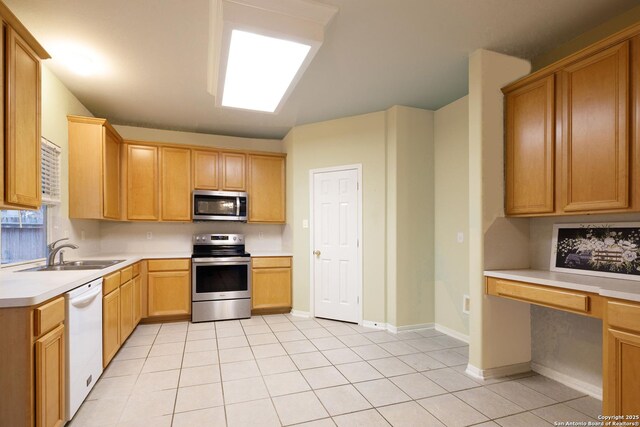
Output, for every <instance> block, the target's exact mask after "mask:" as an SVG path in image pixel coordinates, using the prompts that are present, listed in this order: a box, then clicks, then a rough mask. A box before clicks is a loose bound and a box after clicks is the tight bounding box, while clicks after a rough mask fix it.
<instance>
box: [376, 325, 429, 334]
mask: <svg viewBox="0 0 640 427" xmlns="http://www.w3.org/2000/svg"><path fill="white" fill-rule="evenodd" d="M433 326H434V324H433V323H418V324H416V325H404V326H394V325H392V324H390V323H388V324H387V331H389V332H391V333H392V334H397V333H398V332H409V331H420V330H423V329H433Z"/></svg>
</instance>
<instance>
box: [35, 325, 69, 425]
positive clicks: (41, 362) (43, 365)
mask: <svg viewBox="0 0 640 427" xmlns="http://www.w3.org/2000/svg"><path fill="white" fill-rule="evenodd" d="M35 351H36V426H38V427H58V426H60V427H62V426H63V425H64V424H65V410H66V409H65V392H66V390H65V363H66V362H65V354H64V352H65V344H64V325H60V326H58V327H57V328H56V329H54V330H53V331H51V332H49V333H48V334H47V335H45V336H43V337H42V338H40V339H39V340H38V341H36V345H35Z"/></svg>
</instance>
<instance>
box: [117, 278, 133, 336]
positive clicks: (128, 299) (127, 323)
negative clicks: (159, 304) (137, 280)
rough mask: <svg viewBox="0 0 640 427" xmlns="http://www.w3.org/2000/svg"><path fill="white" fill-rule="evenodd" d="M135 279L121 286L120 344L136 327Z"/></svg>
mask: <svg viewBox="0 0 640 427" xmlns="http://www.w3.org/2000/svg"><path fill="white" fill-rule="evenodd" d="M133 299H134V295H133V280H129V281H128V282H127V283H125V284H124V285H122V286H120V344H123V343H124V342H125V341H126V340H127V338H129V335H130V334H131V332H132V331H133V328H134V324H133V322H134V314H133Z"/></svg>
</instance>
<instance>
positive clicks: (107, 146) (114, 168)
mask: <svg viewBox="0 0 640 427" xmlns="http://www.w3.org/2000/svg"><path fill="white" fill-rule="evenodd" d="M102 135H103V141H104V143H103V155H102V159H103V165H102V174H103V177H102V185H103V201H102V203H103V209H102V215H103V216H104V217H105V218H109V219H120V141H119V140H118V138H117V136H116V135H114V134H113V133H112V132H111V131H110V130H109V129H107V128H106V127H104V126H103V127H102Z"/></svg>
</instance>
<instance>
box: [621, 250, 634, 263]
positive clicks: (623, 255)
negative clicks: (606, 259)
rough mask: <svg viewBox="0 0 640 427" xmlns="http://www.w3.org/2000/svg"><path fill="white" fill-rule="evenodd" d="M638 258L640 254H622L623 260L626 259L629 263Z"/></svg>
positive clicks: (627, 252) (626, 252) (632, 252)
mask: <svg viewBox="0 0 640 427" xmlns="http://www.w3.org/2000/svg"><path fill="white" fill-rule="evenodd" d="M636 258H638V253H637V252H635V251H624V252H623V253H622V259H624V260H625V261H627V262H632V261H635V260H636Z"/></svg>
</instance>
